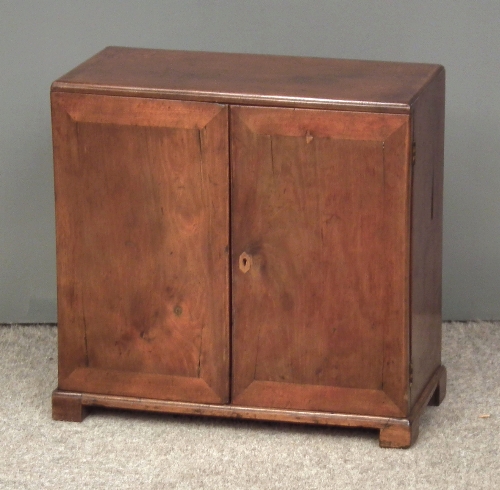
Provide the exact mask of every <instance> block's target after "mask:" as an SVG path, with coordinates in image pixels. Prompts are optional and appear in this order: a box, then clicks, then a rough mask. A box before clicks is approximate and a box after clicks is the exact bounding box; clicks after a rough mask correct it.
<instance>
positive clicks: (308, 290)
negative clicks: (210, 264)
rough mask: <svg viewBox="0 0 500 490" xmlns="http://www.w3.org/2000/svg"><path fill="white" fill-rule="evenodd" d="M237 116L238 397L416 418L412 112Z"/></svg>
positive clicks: (239, 112)
mask: <svg viewBox="0 0 500 490" xmlns="http://www.w3.org/2000/svg"><path fill="white" fill-rule="evenodd" d="M230 119H231V167H232V176H231V200H232V204H231V206H232V228H231V229H232V270H233V274H232V291H233V312H232V314H233V316H232V318H233V332H232V339H233V346H232V355H233V357H232V359H233V368H232V372H233V384H232V390H233V391H232V393H233V402H234V403H235V404H239V405H245V406H251V405H254V406H260V407H273V408H290V409H304V410H328V411H335V412H345V413H348V412H355V413H360V414H363V413H365V414H375V415H383V416H403V415H406V414H407V412H408V368H407V367H408V349H409V343H408V329H409V325H408V322H409V306H408V299H409V277H408V270H409V265H408V264H409V256H410V249H409V224H410V223H409V193H410V165H409V118H408V116H404V115H388V114H371V113H368V114H361V113H352V112H337V111H313V110H307V109H297V110H293V109H267V108H255V107H231V117H230Z"/></svg>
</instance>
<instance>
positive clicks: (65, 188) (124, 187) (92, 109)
mask: <svg viewBox="0 0 500 490" xmlns="http://www.w3.org/2000/svg"><path fill="white" fill-rule="evenodd" d="M52 104H53V106H52V108H53V131H54V162H55V191H56V217H57V267H58V322H59V346H60V347H59V388H60V389H62V390H74V391H79V392H88V393H101V394H110V395H124V396H134V397H147V398H156V399H163V400H184V401H198V402H215V403H220V402H226V401H227V400H228V394H229V297H228V282H229V257H228V236H229V210H228V206H229V202H228V199H229V195H228V187H229V177H228V176H229V171H228V163H227V162H228V144H227V134H228V126H227V125H228V122H227V121H228V114H227V106H221V105H216V104H203V103H190V102H179V101H168V100H155V99H146V98H133V97H130V98H129V97H111V96H99V95H84V94H69V93H57V92H55V93H53V94H52Z"/></svg>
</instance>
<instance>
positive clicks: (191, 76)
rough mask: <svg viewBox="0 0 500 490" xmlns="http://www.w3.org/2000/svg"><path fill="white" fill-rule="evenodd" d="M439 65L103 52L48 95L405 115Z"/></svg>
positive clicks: (135, 50)
mask: <svg viewBox="0 0 500 490" xmlns="http://www.w3.org/2000/svg"><path fill="white" fill-rule="evenodd" d="M441 71H443V67H442V66H440V65H431V64H421V63H396V62H381V61H359V60H342V59H328V58H302V57H295V56H270V55H252V54H232V53H208V52H195V51H166V50H160V49H142V48H120V47H108V48H105V49H104V50H103V51H101V52H100V53H98V54H96V55H95V56H93V57H92V58H90V59H89V60H87V61H86V62H84V63H82V64H81V65H79V66H77V67H76V68H75V69H73V70H72V71H70V72H69V73H67V74H66V75H64V76H62V77H61V78H59V79H58V80H56V81H55V82H54V83H53V85H52V90H54V91H68V92H81V93H94V94H108V95H126V96H127V95H128V96H139V97H158V98H169V99H180V100H197V101H206V102H219V103H232V104H250V105H268V106H284V107H316V108H331V109H346V110H348V109H350V110H365V111H376V112H399V113H406V112H409V110H410V107H411V104H412V103H413V101H414V100H415V99H416V98H417V97H418V95H419V93H420V91H421V90H422V89H423V88H424V87H425V86H426V85H427V84H428V83H429V82H430V81H431V80H432V79H433V78H435V77H436V76H437V75H438V74H439V73H440V72H441Z"/></svg>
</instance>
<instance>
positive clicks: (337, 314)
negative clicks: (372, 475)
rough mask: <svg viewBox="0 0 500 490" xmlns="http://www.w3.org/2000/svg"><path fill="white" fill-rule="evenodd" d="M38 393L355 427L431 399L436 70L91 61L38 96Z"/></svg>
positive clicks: (437, 281) (439, 116) (437, 330)
mask: <svg viewBox="0 0 500 490" xmlns="http://www.w3.org/2000/svg"><path fill="white" fill-rule="evenodd" d="M51 97H52V114H53V136H54V167H55V191H56V224H57V268H58V270H57V277H58V325H59V384H58V388H57V390H56V391H55V392H54V394H53V416H54V418H55V419H61V420H82V419H83V417H84V416H85V413H86V409H87V408H88V407H90V406H105V407H116V408H126V409H138V410H153V411H160V412H171V413H187V414H199V415H211V416H221V417H243V418H250V419H264V420H282V421H287V422H303V423H322V424H329V425H344V426H359V427H370V428H374V429H379V430H380V444H381V445H382V446H394V447H407V446H409V445H410V444H411V443H412V441H413V440H415V438H416V436H417V434H418V418H419V416H420V414H421V412H422V410H423V409H424V407H425V405H427V404H428V403H429V401H431V402H434V403H435V404H438V403H439V402H440V401H441V400H442V399H443V397H444V394H445V384H446V371H445V368H444V367H443V366H442V365H441V233H442V180H443V167H442V164H443V126H444V70H443V68H442V67H440V66H437V65H424V64H403V63H382V62H362V61H347V60H328V59H315V58H294V57H276V56H258V55H236V54H215V53H194V52H176V51H161V50H144V49H128V48H106V49H105V50H104V51H102V52H101V53H99V54H97V55H96V56H95V57H93V58H91V59H90V60H88V61H87V62H85V63H84V64H82V65H80V66H79V67H77V68H76V69H75V70H73V71H71V72H70V73H68V74H67V75H65V76H63V77H62V78H60V79H59V80H57V81H56V82H54V84H53V86H52V93H51Z"/></svg>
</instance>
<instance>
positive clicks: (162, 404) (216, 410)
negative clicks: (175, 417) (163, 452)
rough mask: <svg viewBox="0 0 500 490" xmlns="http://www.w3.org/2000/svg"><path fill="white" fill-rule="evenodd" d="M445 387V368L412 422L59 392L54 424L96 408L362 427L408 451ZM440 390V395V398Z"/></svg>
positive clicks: (385, 443)
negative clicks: (421, 419) (425, 412)
mask: <svg viewBox="0 0 500 490" xmlns="http://www.w3.org/2000/svg"><path fill="white" fill-rule="evenodd" d="M445 384H446V369H445V368H444V367H443V366H441V367H440V368H439V369H438V370H437V371H436V372H435V373H434V375H433V376H432V378H431V380H430V381H429V383H428V384H427V386H426V388H425V390H424V391H423V392H422V394H421V395H420V397H419V399H418V401H417V403H416V404H415V407H414V408H413V410H412V412H411V414H410V416H409V417H408V418H391V417H377V416H371V415H356V414H344V413H329V412H310V411H302V410H282V409H272V408H252V407H240V406H234V405H215V404H201V403H188V402H172V401H165V400H152V399H146V398H132V397H125V396H116V395H102V394H96V393H73V392H65V391H60V390H55V391H54V393H53V395H52V403H53V411H52V414H53V418H54V420H67V421H73V422H81V421H82V420H83V419H84V418H85V416H86V415H87V411H88V408H89V407H92V406H94V407H105V408H115V409H121V410H140V411H148V412H160V413H171V414H183V415H197V416H198V415H201V416H209V417H223V418H237V419H248V420H261V421H270V422H288V423H296V424H313V425H328V426H339V427H353V428H354V427H359V428H361V427H362V428H367V429H376V430H379V431H380V440H379V442H380V446H381V447H392V448H407V447H410V445H411V444H413V443H414V442H415V441H416V439H417V436H418V425H419V424H418V422H419V417H420V414H421V413H422V411H423V410H424V409H425V407H426V405H427V404H429V402H431V401H433V400H434V398H435V397H436V396H438V397H439V396H442V395H443V394H444V393H445ZM438 390H439V395H436V393H438ZM443 396H444V395H443ZM441 400H442V398H441Z"/></svg>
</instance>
